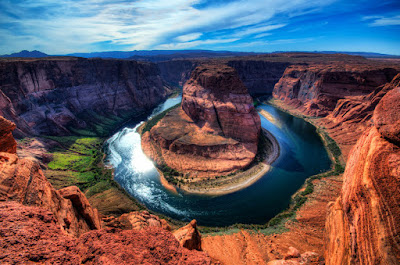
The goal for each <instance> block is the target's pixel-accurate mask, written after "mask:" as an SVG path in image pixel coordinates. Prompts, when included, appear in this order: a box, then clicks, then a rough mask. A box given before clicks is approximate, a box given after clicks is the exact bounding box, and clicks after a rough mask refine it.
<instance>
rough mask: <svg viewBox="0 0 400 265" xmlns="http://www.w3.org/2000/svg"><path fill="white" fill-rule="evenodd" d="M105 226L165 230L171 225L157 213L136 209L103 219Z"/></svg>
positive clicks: (169, 229)
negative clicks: (135, 210)
mask: <svg viewBox="0 0 400 265" xmlns="http://www.w3.org/2000/svg"><path fill="white" fill-rule="evenodd" d="M103 221H105V223H106V226H109V227H115V228H120V229H135V230H141V229H144V228H147V227H161V228H163V229H165V230H167V231H171V226H170V225H169V224H168V222H167V221H165V220H164V219H161V218H159V217H158V216H157V215H154V214H150V213H149V212H148V211H140V212H139V211H137V212H130V213H125V214H122V215H121V216H118V217H116V218H115V217H113V216H109V217H107V218H105V219H103Z"/></svg>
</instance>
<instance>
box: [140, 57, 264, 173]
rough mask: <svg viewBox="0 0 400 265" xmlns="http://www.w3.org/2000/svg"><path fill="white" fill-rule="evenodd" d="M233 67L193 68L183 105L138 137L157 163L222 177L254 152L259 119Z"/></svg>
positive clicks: (176, 168)
mask: <svg viewBox="0 0 400 265" xmlns="http://www.w3.org/2000/svg"><path fill="white" fill-rule="evenodd" d="M252 102H253V101H252V98H251V96H250V95H249V94H248V93H247V89H246V87H245V86H244V85H243V83H242V82H241V81H240V80H239V78H238V76H237V74H236V72H235V70H234V69H232V68H230V67H227V66H225V65H205V66H204V65H203V66H199V67H197V68H196V70H195V71H194V72H193V73H192V76H191V79H190V80H189V81H188V82H187V83H186V84H185V86H184V89H183V96H182V104H181V108H176V109H174V110H172V111H170V112H169V113H168V114H167V115H166V116H165V117H164V118H163V119H162V120H161V121H159V122H158V123H157V124H156V125H155V126H154V127H153V128H152V129H151V131H150V132H146V133H144V134H143V137H142V148H143V150H144V152H145V153H146V154H147V155H148V156H149V157H151V158H152V159H153V160H154V161H155V162H156V163H157V164H161V165H162V164H166V165H167V166H169V167H171V168H173V169H175V170H177V171H179V172H182V173H185V174H189V175H192V176H200V177H202V176H216V175H225V174H229V173H231V172H234V171H237V170H239V169H241V168H244V167H246V166H248V165H249V164H250V163H251V162H252V161H253V159H254V157H255V155H256V153H257V143H258V137H259V134H260V128H261V123H260V117H259V116H258V114H257V112H256V110H255V109H254V107H253V104H252Z"/></svg>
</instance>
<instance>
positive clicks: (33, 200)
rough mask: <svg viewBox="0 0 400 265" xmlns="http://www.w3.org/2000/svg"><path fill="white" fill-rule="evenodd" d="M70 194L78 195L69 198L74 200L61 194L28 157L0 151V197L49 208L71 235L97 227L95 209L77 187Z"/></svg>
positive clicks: (98, 225)
mask: <svg viewBox="0 0 400 265" xmlns="http://www.w3.org/2000/svg"><path fill="white" fill-rule="evenodd" d="M74 196H76V197H77V198H79V199H76V197H75V198H73V200H74V202H72V201H71V200H69V199H65V198H63V197H62V196H61V195H60V193H59V192H58V191H56V190H55V189H54V188H53V186H52V185H51V184H50V182H49V181H48V180H47V179H46V177H45V176H44V175H43V172H42V170H41V169H40V166H39V165H38V164H37V163H35V162H33V161H32V160H29V159H19V158H18V157H17V156H16V155H15V154H10V153H0V201H9V200H12V201H17V202H20V203H22V204H26V205H35V206H39V207H42V208H44V209H46V210H49V211H50V212H52V213H53V214H54V216H55V217H56V219H57V220H58V223H59V224H60V225H61V227H62V229H63V230H65V231H66V232H67V233H69V234H71V235H75V236H78V235H80V234H81V233H84V232H87V231H89V230H90V229H96V228H100V223H99V217H98V214H97V211H96V210H94V209H92V208H91V206H90V205H87V204H85V201H87V200H86V198H85V196H84V195H83V194H82V193H80V191H79V192H78V191H76V193H75V194H74ZM79 200H82V201H79ZM79 205H81V206H82V205H84V206H85V207H86V208H81V206H79ZM75 206H77V208H76V207H75ZM89 212H91V214H88V213H89Z"/></svg>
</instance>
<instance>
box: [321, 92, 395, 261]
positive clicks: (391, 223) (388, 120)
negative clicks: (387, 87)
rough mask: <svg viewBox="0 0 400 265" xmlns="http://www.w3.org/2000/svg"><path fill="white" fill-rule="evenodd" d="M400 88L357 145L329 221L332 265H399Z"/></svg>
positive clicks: (377, 110)
mask: <svg viewBox="0 0 400 265" xmlns="http://www.w3.org/2000/svg"><path fill="white" fill-rule="evenodd" d="M399 102H400V87H397V88H394V89H392V90H391V91H389V92H388V93H387V94H386V95H385V96H384V97H383V98H382V99H381V100H380V102H379V104H378V105H377V107H376V108H375V111H374V115H373V122H374V126H372V127H371V128H369V129H368V130H367V131H365V132H364V134H363V135H362V136H361V138H360V139H359V140H358V141H357V144H356V145H355V146H354V148H353V150H352V152H351V155H350V157H349V159H348V162H347V166H346V171H345V173H344V176H343V178H344V184H343V190H342V194H341V196H340V197H339V198H338V199H337V200H336V202H335V203H334V204H332V205H331V208H330V211H329V215H328V218H327V221H326V230H327V231H326V252H325V258H326V262H327V264H400V247H399V242H400V204H399V202H400V182H399V180H400V145H399V143H400V142H399V135H400V126H399V124H400V104H399Z"/></svg>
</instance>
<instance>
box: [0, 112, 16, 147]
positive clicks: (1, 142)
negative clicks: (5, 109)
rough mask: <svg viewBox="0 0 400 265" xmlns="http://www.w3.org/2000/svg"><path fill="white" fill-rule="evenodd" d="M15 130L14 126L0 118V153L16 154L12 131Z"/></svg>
mask: <svg viewBox="0 0 400 265" xmlns="http://www.w3.org/2000/svg"><path fill="white" fill-rule="evenodd" d="M15 128H16V126H15V124H14V123H12V122H10V121H9V120H6V119H5V118H4V117H2V116H0V152H6V153H13V154H15V153H16V152H17V142H16V141H15V140H14V136H13V135H12V131H13V130H14V129H15Z"/></svg>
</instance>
